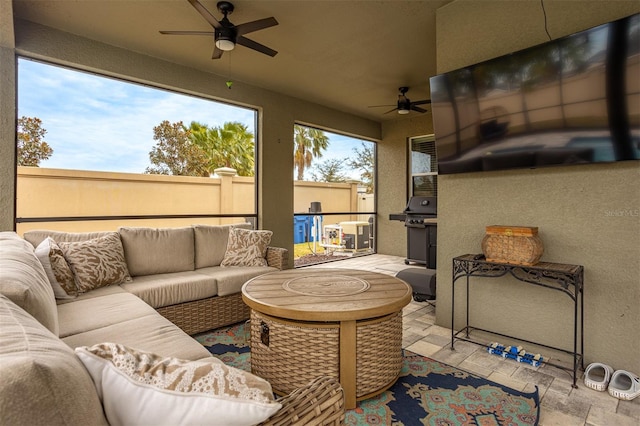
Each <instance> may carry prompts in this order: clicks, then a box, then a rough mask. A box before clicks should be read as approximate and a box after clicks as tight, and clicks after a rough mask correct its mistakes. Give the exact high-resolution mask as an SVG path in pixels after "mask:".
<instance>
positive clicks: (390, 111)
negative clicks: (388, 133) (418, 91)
mask: <svg viewBox="0 0 640 426" xmlns="http://www.w3.org/2000/svg"><path fill="white" fill-rule="evenodd" d="M397 110H398V108H394V109H390V110H389V111H387V112H385V114H389V113H392V112H393V111H397Z"/></svg>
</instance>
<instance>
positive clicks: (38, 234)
mask: <svg viewBox="0 0 640 426" xmlns="http://www.w3.org/2000/svg"><path fill="white" fill-rule="evenodd" d="M111 232H113V231H96V232H65V231H51V230H48V229H33V230H31V231H26V232H25V233H24V234H23V237H24V239H25V240H27V241H29V242H30V243H31V244H32V245H33V246H34V247H38V245H40V243H41V242H42V241H44V239H45V238H47V237H51V238H53V240H54V241H55V242H57V243H62V242H74V241H87V240H93V239H94V238H99V237H104V236H105V235H108V234H109V233H111Z"/></svg>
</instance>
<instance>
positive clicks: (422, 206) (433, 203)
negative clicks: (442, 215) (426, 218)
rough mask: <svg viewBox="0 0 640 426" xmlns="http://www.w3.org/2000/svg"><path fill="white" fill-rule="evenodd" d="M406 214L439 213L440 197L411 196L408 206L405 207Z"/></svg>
mask: <svg viewBox="0 0 640 426" xmlns="http://www.w3.org/2000/svg"><path fill="white" fill-rule="evenodd" d="M404 213H406V214H422V215H434V216H435V215H437V214H438V198H437V197H422V196H416V197H411V198H409V202H408V203H407V207H406V208H405V209H404Z"/></svg>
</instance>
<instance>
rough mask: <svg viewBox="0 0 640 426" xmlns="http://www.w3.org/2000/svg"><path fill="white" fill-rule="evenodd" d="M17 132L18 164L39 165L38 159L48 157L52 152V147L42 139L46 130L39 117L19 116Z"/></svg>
mask: <svg viewBox="0 0 640 426" xmlns="http://www.w3.org/2000/svg"><path fill="white" fill-rule="evenodd" d="M17 133H18V166H32V167H39V166H40V161H42V160H47V159H49V157H51V155H52V154H53V148H51V147H50V146H49V144H48V143H46V142H45V141H44V140H43V139H44V135H45V134H46V133H47V131H46V130H45V129H44V128H43V127H42V120H40V119H39V118H37V117H24V116H23V117H20V118H19V119H18V132H17Z"/></svg>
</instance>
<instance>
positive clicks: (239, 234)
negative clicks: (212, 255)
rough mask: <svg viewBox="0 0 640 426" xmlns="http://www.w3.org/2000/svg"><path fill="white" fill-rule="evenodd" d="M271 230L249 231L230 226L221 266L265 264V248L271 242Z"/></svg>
mask: <svg viewBox="0 0 640 426" xmlns="http://www.w3.org/2000/svg"><path fill="white" fill-rule="evenodd" d="M272 235H273V232H271V231H251V230H248V229H242V228H235V227H234V228H231V230H230V231H229V240H228V242H227V251H226V253H225V254H224V259H222V263H220V265H221V266H267V259H266V258H265V257H266V255H267V248H268V247H269V243H271V236H272Z"/></svg>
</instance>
